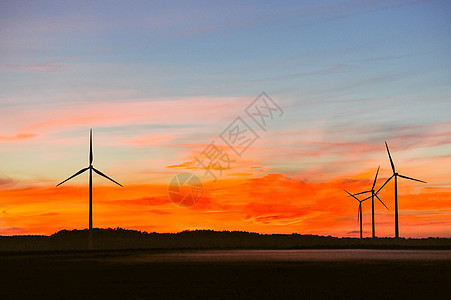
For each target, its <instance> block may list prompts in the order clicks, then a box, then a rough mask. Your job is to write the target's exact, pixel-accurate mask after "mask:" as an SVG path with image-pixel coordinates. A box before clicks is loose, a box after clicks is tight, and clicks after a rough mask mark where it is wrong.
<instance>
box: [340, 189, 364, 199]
mask: <svg viewBox="0 0 451 300" xmlns="http://www.w3.org/2000/svg"><path fill="white" fill-rule="evenodd" d="M344 191H345V192H346V193H348V194H349V196H351V197H352V198H354V199H355V200H357V201H359V202H360V200H359V199H358V198H357V197H356V196H354V195H353V194H351V193H350V192H348V191H347V190H344Z"/></svg>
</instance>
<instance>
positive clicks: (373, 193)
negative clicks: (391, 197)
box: [355, 166, 388, 238]
mask: <svg viewBox="0 0 451 300" xmlns="http://www.w3.org/2000/svg"><path fill="white" fill-rule="evenodd" d="M379 168H380V166H379V167H378V168H377V172H376V176H375V177H374V181H373V186H372V187H371V190H369V191H364V192H361V193H357V194H355V195H361V194H366V193H371V196H370V198H371V216H372V229H373V231H372V232H373V238H375V237H376V223H375V221H374V197H376V198H377V199H378V200H379V201H380V202H381V203H382V204H383V205H384V206H385V208H386V209H388V207H387V205H385V203H384V202H382V200H381V198H379V196H378V195H377V194H378V193H379V191H380V190H381V189H382V187H383V186H382V187H381V188H380V189H379V190H378V191H377V192H375V191H374V187H375V186H376V180H377V175H378V174H379Z"/></svg>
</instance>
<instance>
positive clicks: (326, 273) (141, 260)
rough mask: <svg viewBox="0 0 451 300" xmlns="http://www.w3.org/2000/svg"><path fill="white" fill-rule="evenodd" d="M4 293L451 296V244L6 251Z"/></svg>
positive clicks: (1, 264) (0, 265)
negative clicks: (406, 247)
mask: <svg viewBox="0 0 451 300" xmlns="http://www.w3.org/2000/svg"><path fill="white" fill-rule="evenodd" d="M0 269H1V271H2V280H1V289H0V299H21V298H27V299H36V298H41V299H49V298H63V299H70V298H84V299H86V298H89V299H93V298H96V299H111V298H115V299H119V298H122V299H125V298H131V299H134V298H188V299H198V298H205V299H211V298H223V299H226V298H244V299H249V298H256V299H261V298H290V299H293V298H298V299H302V298H305V299H308V298H320V299H324V298H333V299H337V298H342V299H355V298H361V299H371V298H384V299H387V298H391V299H395V298H396V299H400V298H401V299H440V298H447V297H449V291H450V286H451V251H450V250H344V249H343V250H185V251H173V250H164V251H161V250H127V251H125V250H124V251H78V252H75V251H66V252H23V253H3V254H2V256H1V257H0Z"/></svg>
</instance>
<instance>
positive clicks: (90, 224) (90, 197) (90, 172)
mask: <svg viewBox="0 0 451 300" xmlns="http://www.w3.org/2000/svg"><path fill="white" fill-rule="evenodd" d="M93 160H94V156H93V154H92V129H91V130H90V132H89V167H87V168H84V169H82V170H80V171H78V172H77V173H75V174H74V175H72V176H71V177H69V178H67V179H66V180H64V181H63V182H61V183H59V184H57V186H60V185H62V184H63V183H65V182H66V181H68V180H70V179H72V178H74V177H76V176H78V175H80V174H81V173H83V172H85V171H87V170H89V248H92V171H94V172H96V173H97V174H99V175H100V176H102V177H105V178H106V179H108V180H111V181H112V182H114V183H115V184H117V185H119V186H121V187H122V185H121V184H120V183H118V182H117V181H115V180H113V179H111V178H110V177H108V176H106V175H105V174H103V173H102V172H100V171H99V170H97V169H96V168H94V166H93V165H92V162H93Z"/></svg>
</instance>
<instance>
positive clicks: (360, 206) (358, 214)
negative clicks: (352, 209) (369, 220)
mask: <svg viewBox="0 0 451 300" xmlns="http://www.w3.org/2000/svg"><path fill="white" fill-rule="evenodd" d="M361 208H362V202H360V204H359V211H358V212H357V222H359V221H360V209H361Z"/></svg>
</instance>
